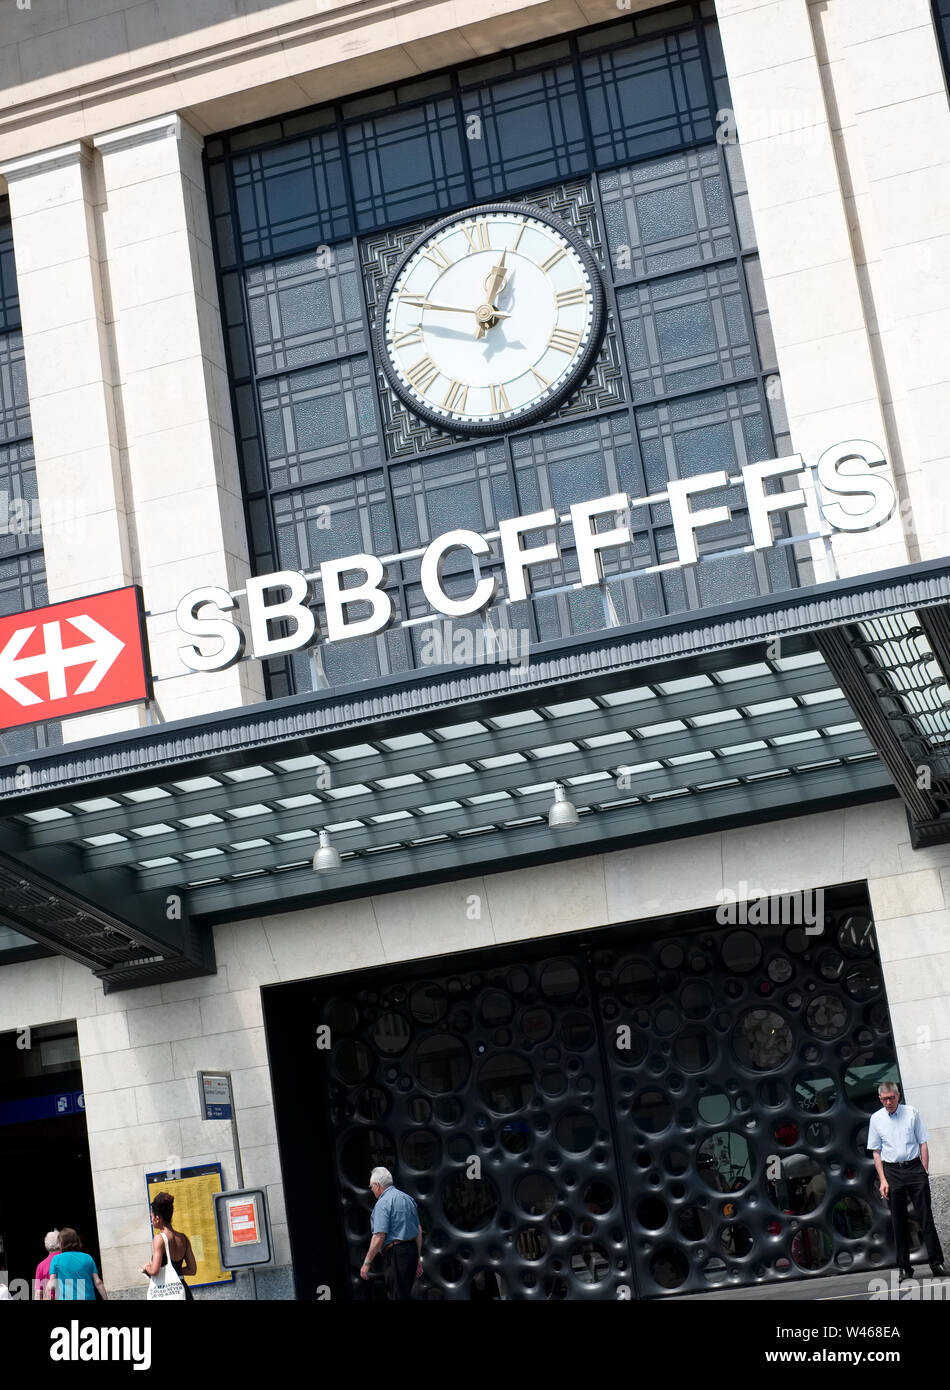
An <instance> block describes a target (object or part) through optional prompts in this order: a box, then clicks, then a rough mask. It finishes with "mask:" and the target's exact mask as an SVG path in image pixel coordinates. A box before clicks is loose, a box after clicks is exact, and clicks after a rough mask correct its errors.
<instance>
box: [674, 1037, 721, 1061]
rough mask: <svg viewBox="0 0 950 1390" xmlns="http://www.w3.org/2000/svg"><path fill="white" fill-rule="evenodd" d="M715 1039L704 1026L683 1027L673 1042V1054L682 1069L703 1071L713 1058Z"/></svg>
mask: <svg viewBox="0 0 950 1390" xmlns="http://www.w3.org/2000/svg"><path fill="white" fill-rule="evenodd" d="M715 1051H716V1041H715V1039H714V1038H713V1037H712V1036H711V1034H710V1033H709V1032H708V1031H707V1030H706V1029H705V1028H684V1029H683V1031H682V1032H681V1033H680V1034H679V1035H678V1036H677V1038H676V1041H675V1042H674V1043H673V1056H674V1057H675V1059H676V1064H677V1066H680V1067H682V1068H683V1070H684V1071H688V1072H698V1071H705V1070H706V1068H707V1067H708V1066H709V1065H710V1063H711V1062H712V1060H713V1057H714V1055H715Z"/></svg>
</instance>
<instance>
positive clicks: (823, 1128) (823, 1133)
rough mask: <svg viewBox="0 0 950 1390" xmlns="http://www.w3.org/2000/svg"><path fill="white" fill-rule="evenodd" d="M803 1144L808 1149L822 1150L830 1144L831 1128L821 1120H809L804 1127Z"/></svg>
mask: <svg viewBox="0 0 950 1390" xmlns="http://www.w3.org/2000/svg"><path fill="white" fill-rule="evenodd" d="M805 1143H806V1144H807V1145H808V1147H809V1148H810V1149H823V1148H824V1147H825V1145H826V1144H830V1143H831V1126H830V1125H826V1124H825V1123H824V1122H823V1121H822V1120H809V1122H808V1124H807V1125H806V1126H805Z"/></svg>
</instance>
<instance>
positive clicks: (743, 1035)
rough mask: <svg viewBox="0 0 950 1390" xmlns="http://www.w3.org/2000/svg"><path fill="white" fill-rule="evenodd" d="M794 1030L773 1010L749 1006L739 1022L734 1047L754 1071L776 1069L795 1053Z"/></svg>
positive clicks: (734, 1035)
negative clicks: (793, 1049) (793, 1051)
mask: <svg viewBox="0 0 950 1390" xmlns="http://www.w3.org/2000/svg"><path fill="white" fill-rule="evenodd" d="M793 1045H794V1040H793V1038H792V1030H791V1029H790V1028H789V1026H788V1024H787V1023H786V1022H785V1020H784V1018H783V1017H782V1015H781V1014H777V1013H775V1011H774V1010H773V1009H749V1011H748V1012H747V1013H744V1014H743V1015H742V1017H741V1018H740V1019H739V1022H738V1023H737V1024H736V1026H735V1028H734V1030H733V1034H732V1048H733V1051H734V1052H735V1055H736V1058H737V1059H738V1061H739V1062H741V1063H742V1065H743V1066H745V1067H750V1068H752V1070H754V1071H774V1070H775V1069H776V1068H777V1067H781V1066H783V1065H784V1063H785V1062H787V1061H788V1059H789V1057H790V1056H791V1055H792V1047H793Z"/></svg>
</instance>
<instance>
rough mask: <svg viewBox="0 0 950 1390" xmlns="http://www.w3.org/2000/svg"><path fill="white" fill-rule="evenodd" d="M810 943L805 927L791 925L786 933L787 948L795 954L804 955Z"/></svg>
mask: <svg viewBox="0 0 950 1390" xmlns="http://www.w3.org/2000/svg"><path fill="white" fill-rule="evenodd" d="M808 943H809V938H808V937H807V936H806V935H805V929H804V927H789V929H788V931H787V932H786V933H785V949H786V951H788V952H790V953H791V955H793V956H803V955H804V954H805V952H806V951H807V950H808Z"/></svg>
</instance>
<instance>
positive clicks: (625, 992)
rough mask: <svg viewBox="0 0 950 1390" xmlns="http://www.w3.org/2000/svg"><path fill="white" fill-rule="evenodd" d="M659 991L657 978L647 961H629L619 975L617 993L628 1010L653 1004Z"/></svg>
mask: <svg viewBox="0 0 950 1390" xmlns="http://www.w3.org/2000/svg"><path fill="white" fill-rule="evenodd" d="M657 989H658V986H657V982H656V976H655V975H654V973H653V971H652V970H651V969H650V967H649V965H647V963H646V961H642V960H631V961H628V962H627V964H626V965H624V966H622V967H621V969H620V971H619V972H618V974H617V993H618V994H619V995H620V998H621V999H622V1000H623V1002H624V1003H625V1004H626V1005H627V1007H628V1008H631V1009H635V1008H637V1007H639V1006H640V1005H641V1004H652V1003H653V1000H654V999H655V998H656V995H657Z"/></svg>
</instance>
